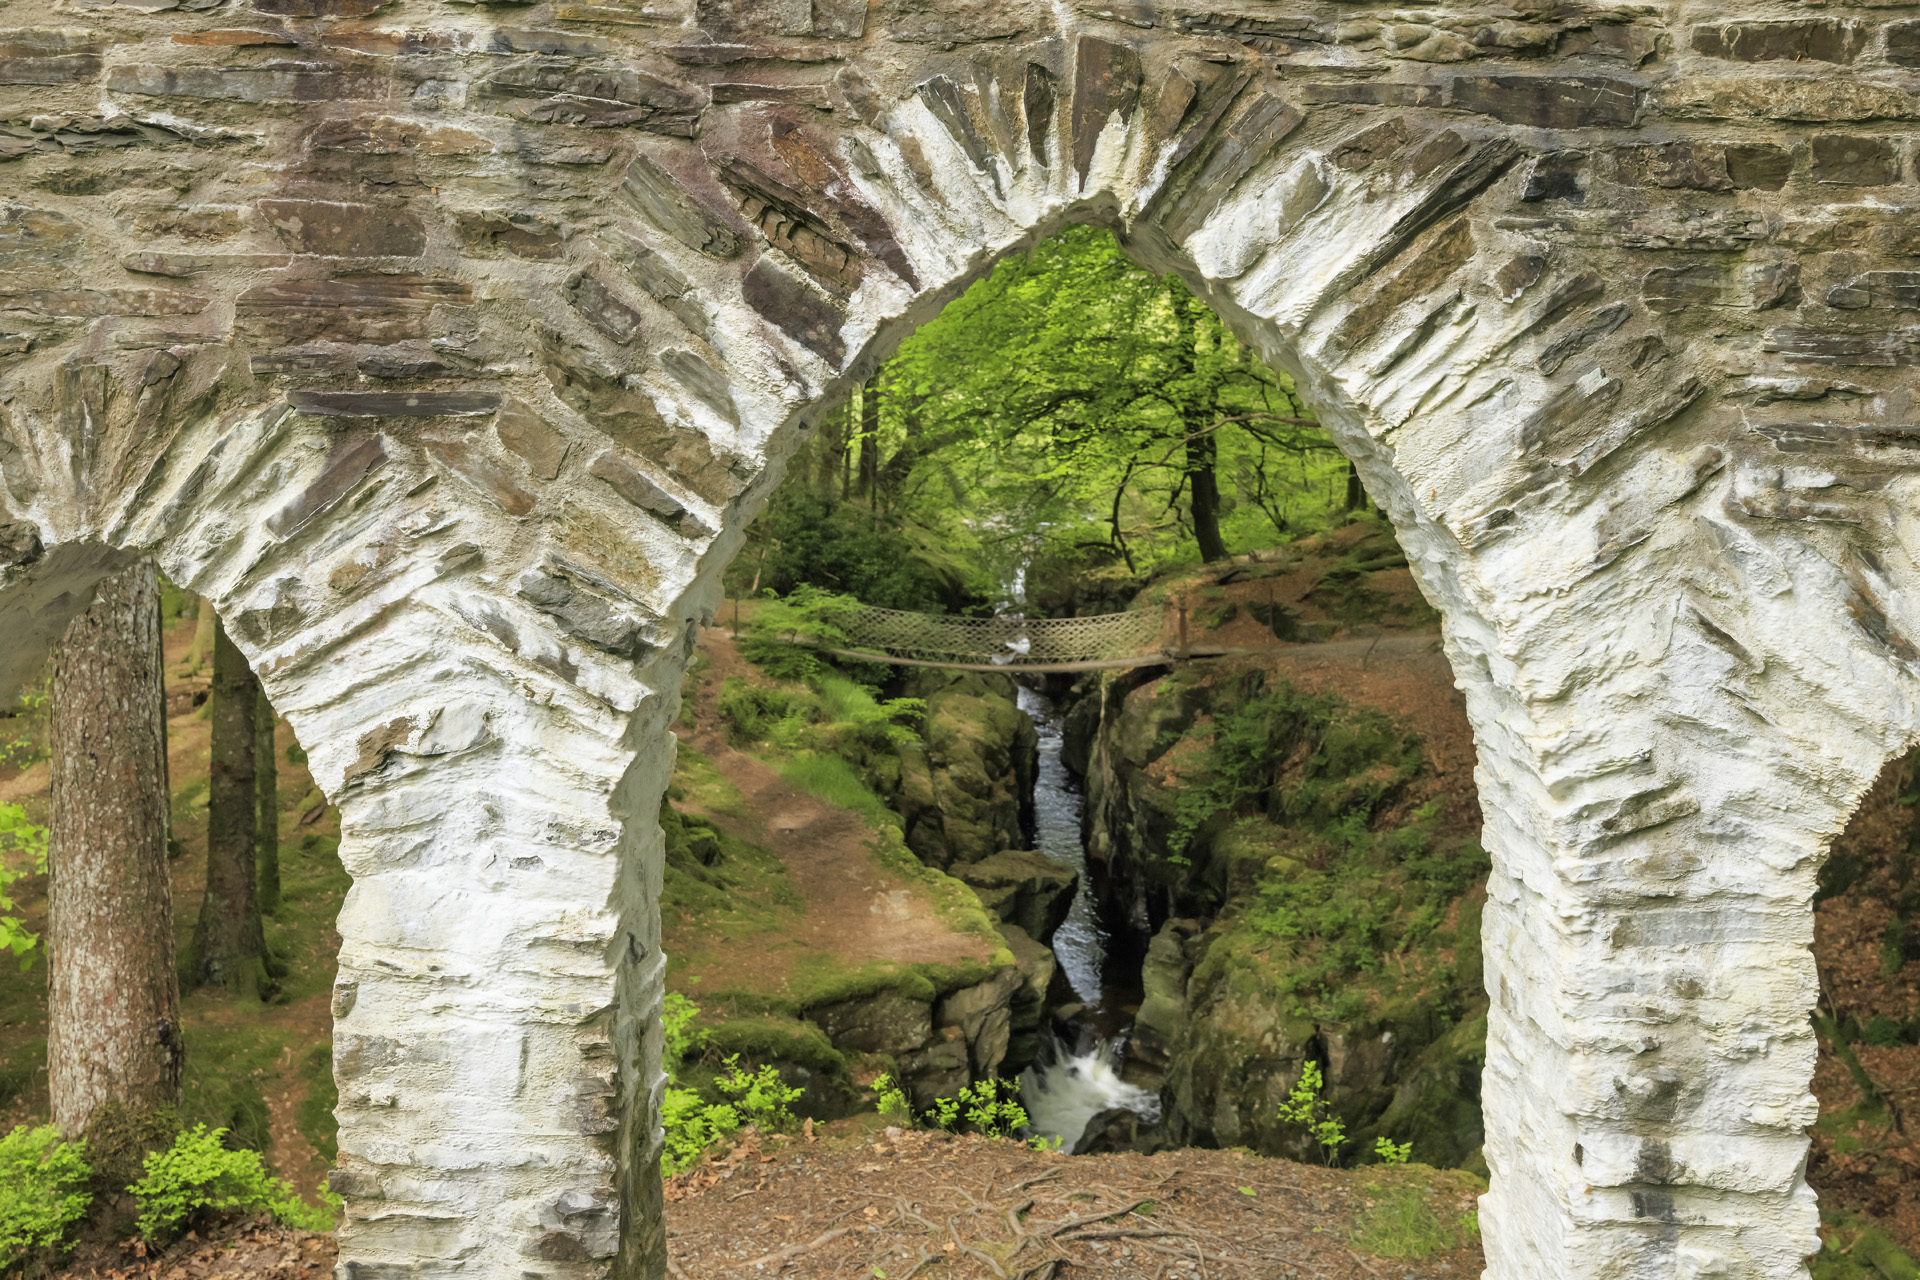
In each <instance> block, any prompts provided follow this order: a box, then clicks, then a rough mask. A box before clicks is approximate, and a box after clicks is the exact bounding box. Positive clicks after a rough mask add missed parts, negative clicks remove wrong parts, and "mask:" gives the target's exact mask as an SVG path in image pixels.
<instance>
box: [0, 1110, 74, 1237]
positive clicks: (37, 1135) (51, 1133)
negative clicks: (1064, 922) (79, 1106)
mask: <svg viewBox="0 0 1920 1280" xmlns="http://www.w3.org/2000/svg"><path fill="white" fill-rule="evenodd" d="M92 1176H93V1170H92V1169H90V1168H88V1167H87V1155H86V1144H85V1143H81V1142H62V1141H60V1131H59V1130H58V1129H55V1128H54V1127H53V1126H52V1125H50V1124H49V1125H41V1126H40V1127H39V1128H37V1129H29V1128H27V1127H26V1126H25V1125H17V1126H15V1128H14V1130H13V1132H11V1133H9V1134H8V1135H7V1136H6V1137H4V1138H0V1268H8V1269H11V1268H13V1267H16V1266H18V1265H20V1264H21V1263H23V1262H25V1261H27V1260H28V1259H29V1258H31V1257H32V1256H33V1255H34V1254H36V1253H39V1252H40V1251H42V1250H45V1249H52V1248H56V1247H58V1246H59V1245H60V1244H62V1243H63V1242H64V1241H65V1240H66V1236H67V1229H68V1228H69V1227H71V1226H72V1225H73V1224H74V1223H76V1222H78V1221H79V1220H80V1219H81V1218H82V1217H84V1216H85V1215H86V1212H87V1206H88V1204H89V1203H91V1201H92V1199H93V1197H92V1195H91V1194H90V1193H89V1192H88V1190H87V1181H88V1179H90V1178H91V1177H92Z"/></svg>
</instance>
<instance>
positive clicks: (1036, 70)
mask: <svg viewBox="0 0 1920 1280" xmlns="http://www.w3.org/2000/svg"><path fill="white" fill-rule="evenodd" d="M1020 100H1021V106H1022V108H1023V109H1024V111H1025V113H1026V117H1027V150H1028V153H1029V154H1030V155H1032V157H1033V163H1034V164H1035V165H1037V166H1038V167H1040V168H1042V169H1044V168H1046V167H1047V143H1048V141H1049V140H1050V139H1051V138H1052V137H1053V126H1054V120H1053V117H1054V107H1055V104H1056V103H1057V101H1058V91H1057V90H1056V89H1055V87H1054V76H1053V72H1051V71H1049V70H1047V69H1046V68H1045V67H1043V66H1041V65H1040V64H1039V63H1037V62H1029V63H1028V64H1027V82H1026V85H1025V86H1024V88H1023V89H1022V91H1021V96H1020Z"/></svg>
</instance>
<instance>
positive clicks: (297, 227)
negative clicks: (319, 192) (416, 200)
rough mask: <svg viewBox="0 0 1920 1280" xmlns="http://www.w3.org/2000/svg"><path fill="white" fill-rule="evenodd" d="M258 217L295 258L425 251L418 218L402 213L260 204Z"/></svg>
mask: <svg viewBox="0 0 1920 1280" xmlns="http://www.w3.org/2000/svg"><path fill="white" fill-rule="evenodd" d="M260 213H261V215H262V216H263V217H265V218H266V220H267V222H268V224H269V225H271V226H272V227H273V229H274V230H275V231H276V232H278V233H279V235H280V241H281V243H282V244H285V245H286V246H287V248H288V249H290V250H292V251H293V252H294V253H317V254H325V255H328V256H331V257H340V258H379V257H412V256H413V255H415V254H418V253H420V252H422V251H423V250H425V249H426V247H427V235H426V231H425V229H424V228H423V227H422V226H421V225H420V219H419V217H418V216H417V215H416V214H414V213H412V212H411V211H409V210H406V209H393V208H383V207H381V206H379V205H371V204H343V203H340V202H338V201H333V200H262V201H261V202H260Z"/></svg>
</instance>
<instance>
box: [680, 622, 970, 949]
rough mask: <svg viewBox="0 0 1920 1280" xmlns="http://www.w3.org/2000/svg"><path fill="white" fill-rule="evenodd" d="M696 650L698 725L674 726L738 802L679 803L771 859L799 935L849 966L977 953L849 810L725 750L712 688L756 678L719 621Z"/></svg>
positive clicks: (694, 692)
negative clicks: (713, 807) (898, 872)
mask: <svg viewBox="0 0 1920 1280" xmlns="http://www.w3.org/2000/svg"><path fill="white" fill-rule="evenodd" d="M700 652H701V653H702V654H703V655H704V656H705V657H706V658H707V659H708V661H709V662H710V664H711V666H710V667H709V668H708V670H707V673H706V678H705V679H703V680H702V681H701V682H700V684H699V687H698V688H697V689H695V690H691V691H690V696H692V697H693V698H694V699H695V700H696V712H697V714H696V716H695V720H696V723H697V724H698V725H699V728H698V729H694V730H687V729H685V728H684V727H683V728H681V729H680V730H679V731H678V732H679V733H680V736H681V738H682V740H683V741H685V742H687V744H688V745H690V746H692V747H694V748H695V749H697V750H698V751H699V752H700V753H701V754H702V755H704V756H705V757H707V759H708V760H710V761H711V762H712V763H713V766H714V768H715V769H716V770H718V771H719V772H720V774H721V776H722V777H724V778H726V780H727V781H728V782H730V783H732V784H733V786H734V787H735V788H736V789H737V790H738V791H739V793H740V797H741V800H742V802H743V804H742V808H741V811H739V812H734V813H714V812H708V811H706V810H703V809H701V808H699V807H698V806H695V805H692V804H689V803H682V804H680V805H679V807H680V808H681V809H682V811H684V812H688V813H693V814H695V815H697V816H699V817H703V818H707V819H709V820H710V821H712V822H713V823H714V824H715V825H717V826H719V827H720V828H721V829H722V830H723V831H725V832H726V833H727V834H729V835H732V836H735V837H738V838H739V839H742V840H745V841H748V842H749V843H751V844H755V845H758V846H760V847H761V848H762V849H765V850H766V851H767V852H769V853H771V854H773V855H774V856H775V857H776V858H778V859H780V861H781V863H782V864H784V865H785V866H786V868H787V873H788V875H789V877H790V878H791V881H792V884H793V888H794V890H795V892H796V893H798V894H799V896H800V898H801V901H802V902H803V903H804V913H805V920H804V924H803V926H802V932H801V935H800V939H799V940H800V941H801V942H803V943H804V944H805V945H806V946H807V947H809V948H813V949H817V950H821V951H825V952H829V953H831V954H833V955H834V956H836V957H838V958H840V959H842V960H845V961H848V962H850V963H854V964H859V963H862V962H865V961H869V960H889V961H895V962H899V963H903V964H921V963H934V964H950V963H954V962H956V961H961V960H966V959H969V958H971V959H985V958H986V955H987V952H986V948H985V946H984V945H983V944H982V943H981V941H980V940H979V939H978V938H975V937H973V936H971V935H969V934H963V933H956V932H954V931H953V930H952V929H951V928H949V927H948V926H947V924H946V922H945V921H944V920H942V919H941V917H940V915H939V913H938V911H937V910H936V909H935V907H934V905H933V904H932V903H931V902H929V901H928V900H927V898H926V896H925V895H924V894H923V893H922V892H921V891H920V890H919V889H918V888H917V887H916V886H914V885H913V884H911V883H909V882H907V881H905V880H902V879H900V878H899V877H897V876H894V875H892V874H891V873H889V872H888V871H887V870H886V869H885V868H883V867H882V866H881V865H880V863H879V862H878V861H877V859H876V858H875V857H874V853H873V849H872V847H871V846H872V844H873V840H874V833H873V832H872V831H871V830H869V829H868V827H867V824H866V822H865V821H864V820H863V819H862V818H861V816H860V815H859V814H858V813H855V812H854V811H853V810H851V809H843V808H840V807H839V806H837V805H832V804H828V803H827V802H826V801H824V800H821V799H819V798H818V797H816V796H813V795H809V794H808V793H807V792H805V791H801V790H800V789H798V788H797V787H794V786H793V785H791V784H790V783H788V782H787V781H786V780H785V779H783V778H782V777H781V776H780V775H779V773H778V772H776V771H775V770H774V768H773V767H772V766H770V765H768V764H767V763H765V762H764V761H762V760H759V759H756V758H755V757H753V756H750V755H747V754H746V753H744V752H741V751H736V750H734V748H733V747H732V746H731V745H730V744H729V743H728V742H727V736H726V728H725V723H726V722H725V721H724V720H723V719H722V718H721V716H720V709H719V696H720V694H719V691H720V685H721V683H722V682H723V681H725V680H726V678H727V677H729V676H740V677H742V678H743V679H749V680H760V679H763V677H760V676H758V675H757V674H755V673H754V671H753V668H752V667H751V666H749V665H748V664H747V663H746V662H745V661H744V660H743V659H742V658H741V657H740V655H739V652H738V651H737V650H736V649H735V648H734V645H733V639H732V637H730V636H728V635H727V634H726V632H724V631H722V630H720V629H719V628H710V629H709V630H707V631H706V632H704V633H703V634H702V636H701V639H700Z"/></svg>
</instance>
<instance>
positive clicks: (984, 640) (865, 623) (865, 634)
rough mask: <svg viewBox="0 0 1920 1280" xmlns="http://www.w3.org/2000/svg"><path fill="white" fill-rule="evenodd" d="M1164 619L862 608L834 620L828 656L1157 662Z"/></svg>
mask: <svg viewBox="0 0 1920 1280" xmlns="http://www.w3.org/2000/svg"><path fill="white" fill-rule="evenodd" d="M1163 618H1164V615H1163V614H1162V613H1161V612H1160V611H1159V610H1145V609H1136V610H1132V611H1129V612H1127V613H1103V614H1095V615H1093V616H1091V617H1085V618H1017V617H1008V616H1004V615H1003V616H997V617H991V618H964V617H954V616H950V615H943V614H930V613H909V612H905V611H903V610H900V609H880V608H875V607H873V606H870V605H866V606H862V607H861V608H860V609H858V610H854V611H849V612H848V613H847V614H846V615H844V616H842V617H840V618H836V619H835V622H836V623H837V624H838V626H839V628H840V629H841V631H842V632H844V633H845V635H846V638H847V645H848V647H847V648H846V649H840V648H838V647H837V646H836V647H835V652H843V653H846V654H847V655H848V656H850V657H872V658H875V659H877V660H880V661H899V662H914V663H927V664H931V665H936V666H976V665H977V666H995V667H1012V668H1020V667H1025V668H1033V667H1071V666H1076V665H1081V664H1094V663H1098V664H1116V665H1118V664H1123V663H1127V662H1131V661H1159V660H1163V659H1164V657H1165V654H1164V653H1163V652H1162V650H1161V646H1160V628H1161V623H1162V621H1163Z"/></svg>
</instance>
